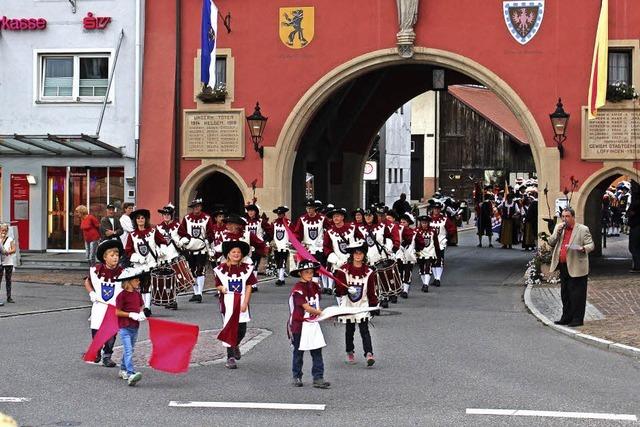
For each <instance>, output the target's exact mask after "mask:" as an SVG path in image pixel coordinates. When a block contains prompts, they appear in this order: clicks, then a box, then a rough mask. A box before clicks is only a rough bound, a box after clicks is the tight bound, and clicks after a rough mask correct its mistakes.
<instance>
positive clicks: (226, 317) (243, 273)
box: [213, 240, 257, 369]
mask: <svg viewBox="0 0 640 427" xmlns="http://www.w3.org/2000/svg"><path fill="white" fill-rule="evenodd" d="M249 252H250V247H249V244H248V243H246V242H244V241H241V240H227V241H225V242H223V243H222V255H223V256H224V258H225V261H224V262H223V263H221V264H220V265H219V266H217V267H216V268H214V269H213V273H214V275H215V286H216V289H218V292H219V294H218V295H219V299H220V313H221V314H222V317H223V319H222V322H223V330H222V331H221V332H220V335H219V336H218V339H220V340H221V341H222V344H223V345H224V346H225V347H226V348H227V363H226V364H225V367H227V368H229V369H236V368H237V367H238V366H237V364H236V361H237V360H239V359H240V358H241V357H242V354H241V353H240V342H241V341H242V339H243V338H244V336H245V334H246V333H247V323H248V322H249V321H250V320H251V312H250V310H249V301H251V293H252V287H253V285H255V284H256V282H257V280H256V277H255V276H254V274H253V269H254V265H253V264H248V263H245V262H242V260H243V259H244V258H245V257H247V256H248V255H249Z"/></svg>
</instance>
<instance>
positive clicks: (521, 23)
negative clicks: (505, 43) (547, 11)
mask: <svg viewBox="0 0 640 427" xmlns="http://www.w3.org/2000/svg"><path fill="white" fill-rule="evenodd" d="M502 14H503V16H504V22H505V24H506V25H507V29H508V30H509V32H510V33H511V35H512V36H513V38H514V39H516V41H517V42H518V43H520V44H522V45H525V44H527V43H529V42H530V41H531V39H533V38H534V37H535V35H536V34H537V33H538V30H540V26H541V25H542V18H543V17H544V0H536V1H505V2H503V3H502Z"/></svg>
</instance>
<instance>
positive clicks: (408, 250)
mask: <svg viewBox="0 0 640 427" xmlns="http://www.w3.org/2000/svg"><path fill="white" fill-rule="evenodd" d="M413 223H414V220H413V215H411V214H410V213H408V212H407V213H404V214H402V216H401V217H400V236H402V238H401V242H402V243H401V245H400V249H399V250H398V251H397V252H396V259H397V260H398V264H399V269H400V277H401V278H402V292H400V296H401V297H402V298H405V299H406V298H408V297H409V288H410V287H411V273H412V272H413V265H414V264H415V263H416V251H420V250H422V247H423V246H424V242H423V241H422V237H420V235H418V234H417V233H416V231H415V230H414V229H413V228H411V225H413Z"/></svg>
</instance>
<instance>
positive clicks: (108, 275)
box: [84, 239, 124, 368]
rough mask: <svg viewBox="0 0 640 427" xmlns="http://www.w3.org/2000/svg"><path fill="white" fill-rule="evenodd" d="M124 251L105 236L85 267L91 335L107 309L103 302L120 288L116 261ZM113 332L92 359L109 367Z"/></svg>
mask: <svg viewBox="0 0 640 427" xmlns="http://www.w3.org/2000/svg"><path fill="white" fill-rule="evenodd" d="M122 254H124V250H123V249H122V242H121V241H120V239H107V240H103V241H102V242H100V244H99V245H98V248H97V249H96V261H97V263H96V264H95V265H94V266H93V267H91V268H89V276H88V277H85V279H84V288H85V289H86V290H87V292H89V298H90V299H91V302H92V303H93V305H92V306H91V317H90V321H91V337H95V335H96V333H98V329H100V325H101V324H102V320H103V319H104V316H105V314H106V313H107V305H113V306H115V304H116V297H117V296H118V294H119V293H120V292H121V291H122V287H121V286H120V281H119V279H118V277H119V276H120V274H121V273H122V270H123V269H122V267H121V266H120V265H119V264H118V263H119V262H120V257H121V255H122ZM115 342H116V336H115V335H114V336H113V337H112V338H110V339H109V340H108V341H107V342H106V343H105V344H104V346H103V347H102V355H100V351H98V355H97V357H96V359H95V363H100V360H101V359H102V364H103V365H104V366H106V367H107V368H113V367H115V366H116V363H115V362H114V361H113V360H111V356H112V355H113V345H114V344H115Z"/></svg>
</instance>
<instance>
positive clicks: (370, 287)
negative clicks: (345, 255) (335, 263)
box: [335, 240, 378, 367]
mask: <svg viewBox="0 0 640 427" xmlns="http://www.w3.org/2000/svg"><path fill="white" fill-rule="evenodd" d="M347 250H348V252H349V254H350V255H349V260H348V262H347V263H346V264H344V265H343V266H342V267H340V268H339V269H338V270H336V272H335V276H336V280H339V281H340V282H342V283H344V284H346V285H347V286H348V287H345V286H337V287H336V295H337V296H340V297H342V298H340V307H376V306H377V305H378V297H377V295H376V288H377V285H376V280H377V279H376V273H375V271H374V270H373V269H372V268H371V267H369V266H368V265H367V261H366V258H367V257H366V254H367V252H368V251H369V247H368V246H367V243H365V242H364V241H363V240H360V241H356V242H354V243H352V244H351V245H350V246H349V247H348V248H347ZM370 318H371V312H368V311H365V312H362V313H358V314H352V315H349V316H340V317H338V322H340V323H345V324H346V331H345V341H346V351H347V359H346V361H345V362H346V363H347V364H349V365H354V364H356V357H355V354H354V348H355V347H354V344H353V338H354V335H355V332H356V323H357V324H358V329H359V330H360V337H361V338H362V347H363V350H364V357H365V358H366V361H367V366H368V367H371V366H373V364H374V363H375V362H376V361H375V359H374V357H373V346H372V344H371V335H370V334H369V319H370Z"/></svg>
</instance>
